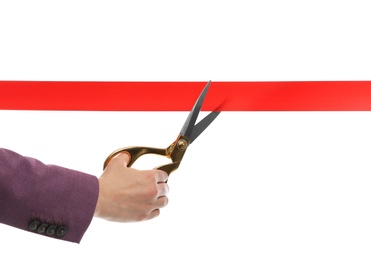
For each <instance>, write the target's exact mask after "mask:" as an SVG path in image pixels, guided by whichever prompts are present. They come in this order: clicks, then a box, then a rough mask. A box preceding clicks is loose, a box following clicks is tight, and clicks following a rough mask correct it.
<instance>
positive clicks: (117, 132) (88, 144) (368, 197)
mask: <svg viewBox="0 0 371 260" xmlns="http://www.w3.org/2000/svg"><path fill="white" fill-rule="evenodd" d="M370 24H371V16H370V14H369V8H368V5H367V1H359V0H352V1H339V0H338V1H328V0H321V1H317V0H312V1H264V0H260V1H235V0H229V1H216V0H214V1H200V0H199V1H192V0H191V1H182V2H180V1H161V0H160V1H92V0H90V1H78V0H74V1H70V0H65V1H17V0H12V1H5V0H1V1H0V80H82V81H205V82H207V81H208V80H213V81H271V80H274V81H279V80H285V81H287V80H289V81H291V80H299V81H306V80H371V72H370V71H371V70H370V69H371V48H370V46H371V36H370ZM164 95H166V93H164ZM203 115H205V114H204V113H202V115H201V116H203ZM186 116H187V113H184V112H161V113H154V112H152V113H144V112H130V113H129V112H52V111H0V118H1V125H0V144H1V145H0V146H1V147H4V148H8V149H12V150H14V151H16V152H18V153H21V154H23V155H27V156H31V157H35V158H38V159H39V160H41V161H43V162H45V163H51V164H58V165H61V166H65V167H68V168H73V169H77V170H80V171H85V172H88V173H90V174H94V175H96V176H99V175H100V174H101V172H102V170H101V168H102V164H103V161H104V159H105V157H106V156H107V155H108V154H109V153H110V152H111V151H112V150H114V149H116V148H119V147H122V146H132V145H145V146H155V147H165V146H167V145H168V144H169V143H170V142H172V141H173V139H174V138H175V137H176V136H177V134H178V133H179V130H180V128H181V126H182V124H183V122H184V120H185V118H186ZM370 132H371V114H370V113H369V112H223V113H222V114H221V115H220V116H219V117H218V118H217V120H216V121H215V122H214V123H213V124H212V125H211V126H210V127H209V129H207V131H206V132H205V133H204V134H203V135H201V136H200V137H199V139H198V140H197V141H196V142H195V143H193V144H192V146H191V147H190V149H189V150H188V152H187V154H186V155H185V157H184V160H183V162H182V164H181V166H180V168H179V169H178V171H176V172H174V173H173V174H172V175H171V176H170V179H169V185H170V193H169V199H170V202H169V205H168V206H167V207H166V208H165V209H164V210H163V211H162V212H161V215H160V217H159V218H156V219H154V220H151V221H147V222H141V223H132V224H117V223H111V222H107V221H104V220H100V219H93V222H92V224H91V225H90V228H89V229H88V231H87V233H86V234H85V236H84V238H83V240H82V243H81V244H80V245H77V244H73V243H69V242H62V241H58V240H55V239H50V238H46V237H43V236H39V235H34V234H31V233H28V232H24V231H21V230H17V229H14V228H11V227H7V226H4V225H1V226H0V249H1V254H2V255H3V256H6V255H7V256H11V257H12V258H14V259H26V258H27V259H49V258H53V259H72V258H73V259H76V258H78V257H83V258H84V259H85V258H86V259H87V258H92V257H94V258H106V257H109V258H110V259H214V258H216V257H219V258H220V259H286V260H287V259H370V257H371V247H370V245H371V221H370V219H371V189H370V186H371V177H370V173H371V165H370V156H371V149H370V147H371V135H370ZM156 160H157V158H153V157H152V158H151V157H150V159H144V162H143V164H142V165H138V167H141V166H142V167H144V168H148V167H152V166H156V165H157V164H158V162H157V161H156ZM161 163H162V162H161ZM0 210H1V209H0ZM219 258H218V259H219Z"/></svg>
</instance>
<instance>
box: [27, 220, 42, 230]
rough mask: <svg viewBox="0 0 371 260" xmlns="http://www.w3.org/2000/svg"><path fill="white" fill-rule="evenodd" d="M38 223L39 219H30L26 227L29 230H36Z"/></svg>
mask: <svg viewBox="0 0 371 260" xmlns="http://www.w3.org/2000/svg"><path fill="white" fill-rule="evenodd" d="M40 224H41V222H40V221H37V220H35V221H32V222H31V223H30V224H29V225H28V229H29V230H30V231H36V230H37V229H38V227H39V225H40Z"/></svg>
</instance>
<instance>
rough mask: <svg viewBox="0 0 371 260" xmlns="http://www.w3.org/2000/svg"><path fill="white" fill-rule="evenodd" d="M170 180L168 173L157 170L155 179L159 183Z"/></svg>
mask: <svg viewBox="0 0 371 260" xmlns="http://www.w3.org/2000/svg"><path fill="white" fill-rule="evenodd" d="M168 178H169V175H167V173H166V172H164V171H160V170H157V172H156V175H155V179H156V181H157V183H161V182H166V181H167V179H168Z"/></svg>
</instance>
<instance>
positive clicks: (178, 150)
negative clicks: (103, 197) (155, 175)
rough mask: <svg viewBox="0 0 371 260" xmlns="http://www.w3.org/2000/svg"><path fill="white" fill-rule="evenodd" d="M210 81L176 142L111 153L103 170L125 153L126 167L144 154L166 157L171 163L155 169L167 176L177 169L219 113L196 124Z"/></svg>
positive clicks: (212, 114) (215, 112) (211, 114)
mask: <svg viewBox="0 0 371 260" xmlns="http://www.w3.org/2000/svg"><path fill="white" fill-rule="evenodd" d="M210 84H211V81H209V82H208V83H207V84H206V86H205V87H204V89H203V90H202V92H201V94H200V96H199V97H198V99H197V101H196V103H195V104H194V106H193V108H192V110H191V112H190V113H189V115H188V117H187V120H186V121H185V123H184V125H183V127H182V129H181V130H180V134H179V135H178V137H177V138H176V140H175V141H174V142H173V143H172V144H170V146H169V147H167V148H164V149H161V148H152V147H126V148H120V149H117V150H115V151H113V152H112V153H111V154H110V155H109V156H108V157H107V159H106V160H105V162H104V165H103V169H105V168H106V167H107V165H108V163H109V162H110V160H111V159H112V158H113V157H115V156H116V155H118V154H119V153H123V152H124V153H127V154H128V155H129V156H130V161H129V163H128V167H130V166H132V165H133V163H134V162H135V161H136V160H137V159H138V158H139V157H140V156H142V155H145V154H157V155H161V156H166V157H167V158H170V159H171V160H172V163H169V164H165V165H162V166H158V167H156V168H155V169H158V170H162V171H165V172H166V173H167V174H168V175H170V173H172V172H173V171H175V170H176V169H178V167H179V164H180V162H181V161H182V158H183V156H184V154H185V152H186V151H187V148H188V147H189V145H190V144H191V143H192V142H193V141H194V140H195V139H196V138H197V137H198V136H199V135H200V134H201V133H202V132H203V131H204V130H205V129H206V128H207V127H208V126H209V125H210V124H211V123H212V122H213V121H214V119H215V118H216V117H217V116H218V115H219V113H220V112H218V111H213V112H211V113H209V114H208V115H207V116H206V117H205V118H204V119H202V120H201V121H200V122H199V123H197V124H195V123H196V120H197V117H198V114H199V112H200V110H201V107H202V104H203V102H204V99H205V96H206V93H207V91H208V89H209V87H210Z"/></svg>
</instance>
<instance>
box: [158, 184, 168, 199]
mask: <svg viewBox="0 0 371 260" xmlns="http://www.w3.org/2000/svg"><path fill="white" fill-rule="evenodd" d="M168 192H169V185H167V183H165V182H162V183H158V184H157V198H160V197H162V196H165V195H166V194H168Z"/></svg>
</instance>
